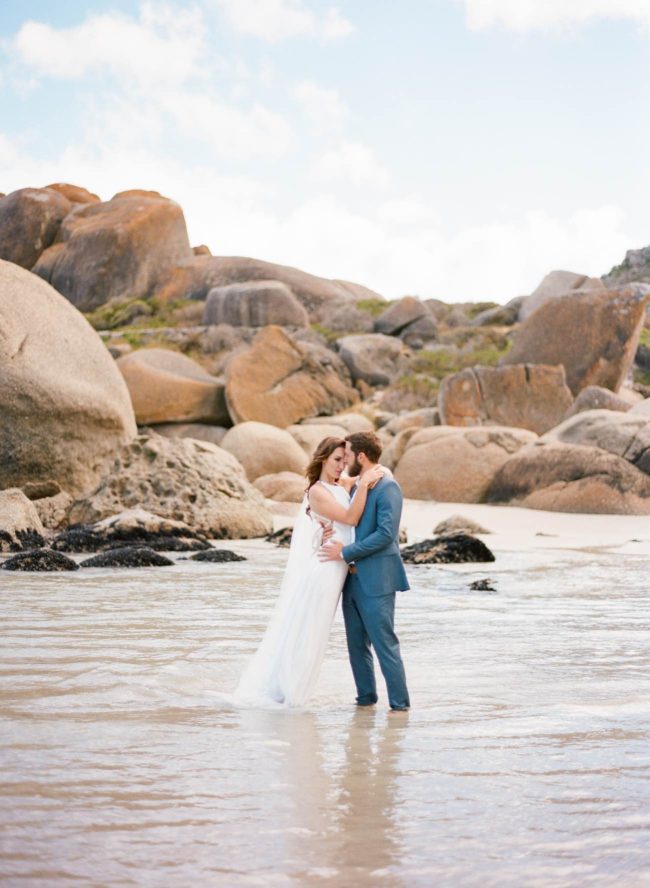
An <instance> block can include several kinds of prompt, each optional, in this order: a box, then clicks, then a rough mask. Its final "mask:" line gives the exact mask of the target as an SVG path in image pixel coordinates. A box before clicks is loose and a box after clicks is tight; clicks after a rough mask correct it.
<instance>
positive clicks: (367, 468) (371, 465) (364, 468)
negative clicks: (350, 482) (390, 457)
mask: <svg viewBox="0 0 650 888" xmlns="http://www.w3.org/2000/svg"><path fill="white" fill-rule="evenodd" d="M376 465H377V463H371V462H369V463H366V465H365V466H362V467H361V471H360V472H359V477H360V478H361V477H362V476H363V475H365V474H366V472H369V471H370V469H374V467H375V466H376Z"/></svg>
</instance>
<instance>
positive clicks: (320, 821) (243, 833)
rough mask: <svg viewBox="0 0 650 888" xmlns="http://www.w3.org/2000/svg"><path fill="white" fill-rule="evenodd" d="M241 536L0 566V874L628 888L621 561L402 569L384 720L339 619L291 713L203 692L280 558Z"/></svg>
mask: <svg viewBox="0 0 650 888" xmlns="http://www.w3.org/2000/svg"><path fill="white" fill-rule="evenodd" d="M247 546H248V550H249V552H250V553H252V554H251V558H250V560H249V561H248V562H244V563H237V564H223V565H218V570H215V567H214V566H212V565H201V564H199V563H194V562H179V563H178V564H177V566H176V567H175V568H173V569H169V570H149V571H142V572H138V571H123V572H121V573H118V572H115V573H111V572H110V571H97V572H96V573H92V574H91V573H90V572H83V571H80V572H78V574H75V575H74V576H70V577H68V576H65V577H64V576H61V575H41V576H38V575H32V576H9V575H7V576H2V581H1V582H2V595H1V596H0V621H1V623H2V626H3V639H2V648H3V658H2V665H1V666H0V745H1V748H0V767H2V774H3V780H2V787H1V789H0V882H1V883H2V884H3V886H4V885H5V884H6V885H9V886H13V885H26V886H39V888H40V886H43V888H67V886H70V885H74V884H82V885H102V886H109V888H113V886H130V885H133V886H135V885H137V886H140V885H152V886H159V885H160V886H165V888H166V886H176V885H179V886H185V885H194V884H202V885H207V886H219V888H221V886H231V885H232V886H238V885H243V886H251V885H264V886H266V885H273V886H275V885H291V886H293V885H296V886H304V885H308V886H310V885H328V886H329V885H331V886H336V888H339V886H346V888H347V886H351V885H355V886H357V885H358V886H361V888H365V886H375V885H379V886H389V888H392V886H396V888H402V886H404V888H412V886H415V888H420V886H422V888H429V886H431V885H441V886H453V888H457V886H460V888H465V886H480V888H489V886H495V888H496V886H498V888H504V886H505V888H509V886H517V888H519V886H521V885H526V886H533V888H535V886H543V888H565V886H568V885H571V886H573V885H579V886H581V888H582V886H583V885H584V886H591V885H593V886H617V888H618V886H619V885H620V886H624V888H637V886H638V888H641V886H645V885H647V884H650V761H649V759H648V741H649V739H650V738H649V721H650V719H649V713H650V698H649V688H650V681H649V679H650V651H649V650H648V645H647V639H648V630H649V629H650V607H649V605H650V597H649V592H648V587H647V579H646V567H647V565H646V562H645V559H643V558H640V557H635V556H633V555H628V556H627V560H626V563H625V568H624V570H622V569H621V563H620V560H619V558H618V556H617V555H616V554H615V553H614V554H610V553H601V554H598V553H596V554H594V553H593V552H591V553H580V552H559V551H558V552H552V551H550V550H546V551H544V552H534V553H526V554H525V555H519V554H517V553H508V554H506V555H502V556H501V557H500V558H499V560H498V561H497V562H496V564H495V565H490V576H491V577H493V578H494V579H495V580H496V582H497V586H498V592H497V593H472V592H469V591H468V584H469V581H470V579H474V578H475V577H476V575H481V574H480V570H478V571H476V572H475V574H474V575H472V574H469V573H468V571H467V570H457V569H437V568H422V569H419V570H417V571H414V572H413V573H412V576H411V580H412V585H413V587H414V591H413V592H412V593H406V594H404V595H403V596H402V597H401V598H400V601H399V608H398V624H399V633H400V637H401V641H402V647H403V650H404V654H405V660H406V665H407V670H408V673H409V684H410V686H411V690H412V696H413V703H414V709H413V711H412V712H411V714H410V716H409V717H408V718H403V717H388V716H387V714H386V702H385V700H382V701H380V704H379V705H378V706H377V707H376V709H375V710H357V709H355V708H354V706H353V705H351V702H350V701H351V698H352V695H353V687H352V682H351V678H350V672H349V666H348V663H347V657H346V653H345V645H344V639H343V628H342V625H341V623H340V621H339V622H338V623H337V624H336V625H335V627H334V632H333V636H332V641H331V644H330V648H329V650H328V656H327V660H326V663H325V666H324V670H323V675H322V677H321V681H320V683H319V689H318V694H317V696H316V697H315V699H314V700H313V702H312V704H311V705H310V707H309V708H308V709H306V710H304V711H296V712H286V711H277V710H268V711H265V710H254V709H239V708H236V707H234V706H233V705H232V704H229V703H228V702H227V700H228V698H227V696H226V695H227V693H228V692H229V691H230V690H231V689H232V688H233V687H234V686H235V684H236V681H237V677H238V675H239V672H240V670H241V668H242V665H243V663H244V662H245V661H246V659H247V657H248V656H249V655H250V653H251V651H252V649H253V648H254V646H255V645H256V644H257V641H258V639H259V636H260V632H261V629H262V628H263V626H264V624H265V622H266V619H267V616H268V613H269V611H270V609H271V608H272V606H273V598H274V594H275V592H276V590H277V588H278V581H279V577H280V575H281V571H282V566H283V560H284V558H285V557H286V554H285V553H282V552H281V551H276V550H270V549H269V548H268V547H266V546H264V545H262V544H260V543H250V544H242V546H241V548H242V549H246V547H247Z"/></svg>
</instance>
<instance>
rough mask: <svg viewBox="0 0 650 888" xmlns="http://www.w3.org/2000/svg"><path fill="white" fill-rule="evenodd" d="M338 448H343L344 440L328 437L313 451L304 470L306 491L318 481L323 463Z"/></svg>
mask: <svg viewBox="0 0 650 888" xmlns="http://www.w3.org/2000/svg"><path fill="white" fill-rule="evenodd" d="M338 447H343V448H345V441H344V439H343V438H334V437H329V438H323V440H322V441H321V442H320V444H319V445H318V447H317V448H316V450H314V452H313V454H312V457H311V460H310V461H309V465H308V466H307V468H306V469H305V475H306V476H307V485H308V486H307V490H309V488H310V487H313V486H314V484H315V483H316V482H317V481H318V479H319V478H320V475H321V472H322V471H323V463H326V462H327V460H328V459H329V458H330V456H331V455H332V454H333V453H334V451H335V450H336V449H337V448H338Z"/></svg>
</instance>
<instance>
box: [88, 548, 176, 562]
mask: <svg viewBox="0 0 650 888" xmlns="http://www.w3.org/2000/svg"><path fill="white" fill-rule="evenodd" d="M173 563H174V562H173V561H171V560H170V559H169V558H165V556H164V555H160V554H159V553H158V552H154V550H153V549H150V548H149V547H148V546H123V547H122V548H121V549H109V550H108V552H102V553H101V554H100V555H94V556H93V557H92V558H86V560H85V561H82V562H81V567H170V566H171V565H173Z"/></svg>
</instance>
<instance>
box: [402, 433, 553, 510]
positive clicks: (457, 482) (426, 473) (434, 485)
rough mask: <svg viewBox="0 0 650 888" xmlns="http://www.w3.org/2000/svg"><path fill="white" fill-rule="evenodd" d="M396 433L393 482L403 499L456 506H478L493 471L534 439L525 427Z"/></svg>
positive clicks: (483, 496) (492, 475) (484, 494)
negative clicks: (398, 446) (399, 449)
mask: <svg viewBox="0 0 650 888" xmlns="http://www.w3.org/2000/svg"><path fill="white" fill-rule="evenodd" d="M411 432H414V433H413V434H411ZM401 435H403V436H404V439H405V441H404V450H403V453H402V454H401V456H400V458H399V462H398V463H397V467H396V468H395V479H396V481H397V482H398V483H399V484H400V486H401V488H402V490H403V492H404V496H406V497H410V498H412V499H421V500H440V501H442V502H456V503H480V502H483V501H484V499H485V496H486V494H487V491H488V488H489V486H490V483H491V481H492V479H493V477H494V475H495V474H496V472H497V471H498V469H499V468H501V466H502V465H503V464H504V463H505V462H506V461H507V460H508V459H510V457H511V456H512V454H513V453H516V452H517V451H518V450H519V449H520V448H521V447H524V446H526V445H527V444H530V443H531V442H532V441H535V440H536V439H537V435H535V434H534V432H530V431H527V430H526V429H516V428H505V427H501V426H484V427H479V428H467V429H464V428H459V427H455V426H434V427H431V428H424V429H419V430H412V429H406V430H405V431H404V432H402V433H401Z"/></svg>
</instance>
